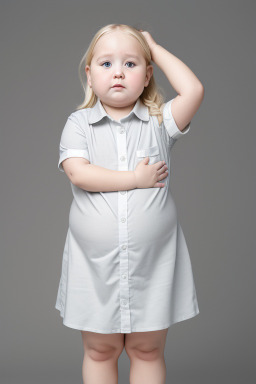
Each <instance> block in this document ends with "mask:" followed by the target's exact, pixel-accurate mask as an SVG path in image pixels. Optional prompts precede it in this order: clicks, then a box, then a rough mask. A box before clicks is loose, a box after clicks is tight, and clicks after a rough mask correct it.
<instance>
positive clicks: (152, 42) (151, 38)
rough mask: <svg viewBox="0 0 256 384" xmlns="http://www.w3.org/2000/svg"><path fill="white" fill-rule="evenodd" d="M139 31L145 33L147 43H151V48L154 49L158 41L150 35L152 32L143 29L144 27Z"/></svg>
mask: <svg viewBox="0 0 256 384" xmlns="http://www.w3.org/2000/svg"><path fill="white" fill-rule="evenodd" d="M139 31H140V32H141V33H142V34H143V36H144V37H145V39H146V40H147V43H148V45H149V48H150V50H152V49H153V47H154V46H155V45H157V43H156V42H155V40H154V39H153V37H152V36H151V35H150V33H149V32H147V31H142V29H140V30H139Z"/></svg>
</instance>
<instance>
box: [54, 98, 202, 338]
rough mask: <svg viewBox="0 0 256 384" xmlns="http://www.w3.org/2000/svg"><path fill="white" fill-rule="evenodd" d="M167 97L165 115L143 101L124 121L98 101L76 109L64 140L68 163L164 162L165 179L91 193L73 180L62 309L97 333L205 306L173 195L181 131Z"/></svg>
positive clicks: (140, 328) (150, 323) (67, 320)
mask: <svg viewBox="0 0 256 384" xmlns="http://www.w3.org/2000/svg"><path fill="white" fill-rule="evenodd" d="M173 100H174V99H172V100H169V101H168V102H167V103H165V104H164V109H163V122H162V123H161V124H160V125H159V122H158V119H157V117H156V116H150V115H149V112H148V107H146V106H145V105H144V104H143V102H142V101H141V100H140V99H138V100H137V102H136V104H135V105H134V108H133V110H132V111H131V112H130V113H129V114H128V115H127V116H125V117H123V118H121V119H120V120H115V119H113V118H112V117H111V116H109V115H108V114H107V112H106V111H105V109H104V108H103V106H102V104H101V102H100V100H99V99H97V102H96V104H95V105H94V107H92V108H85V109H81V110H78V111H75V112H73V113H71V114H70V115H69V117H68V118H67V121H66V124H65V126H64V129H63V131H62V135H61V139H60V145H59V162H58V168H59V170H60V171H61V172H64V170H63V167H62V161H63V160H64V159H67V158H70V157H83V158H85V159H88V160H89V161H90V163H91V164H95V165H99V166H102V167H104V168H107V169H111V170H116V171H133V170H135V168H136V165H137V164H138V163H139V162H140V161H141V160H142V159H143V158H144V157H146V156H149V159H150V161H149V164H154V163H156V162H158V161H160V160H164V161H165V162H166V164H167V166H168V170H169V174H168V176H167V177H166V178H165V179H164V180H162V182H163V183H165V187H159V188H155V187H154V188H141V189H132V190H128V191H114V192H88V191H86V190H84V189H81V188H79V187H77V186H75V185H74V184H72V183H71V182H70V184H71V189H72V193H73V200H72V203H71V207H70V212H69V225H68V230H67V235H66V241H65V246H64V252H63V258H62V270H61V276H60V281H59V288H58V293H57V300H56V304H55V308H56V309H57V310H59V311H60V316H61V317H62V318H63V324H64V325H65V326H67V327H70V328H73V329H78V330H87V331H91V332H97V333H131V332H145V331H155V330H161V329H164V328H168V327H169V326H171V325H172V324H174V323H177V322H179V321H182V320H186V319H189V318H192V317H193V316H196V315H197V314H198V313H199V308H198V302H197V296H196V290H195V285H194V279H193V272H192V266H191V261H190V256H189V252H188V248H187V244H186V240H185V238H184V234H183V231H182V228H181V225H180V223H179V221H178V218H177V210H176V205H175V202H174V200H173V197H172V194H171V189H170V187H171V183H170V177H171V174H172V161H171V153H172V151H171V150H172V148H173V145H174V144H175V142H176V141H177V139H178V138H180V137H182V136H184V135H185V134H186V133H188V132H189V130H190V124H191V122H190V123H189V124H188V125H187V126H186V127H185V129H184V130H183V131H180V130H179V128H178V127H177V125H176V123H175V120H174V118H173V116H172V111H171V104H172V101H173Z"/></svg>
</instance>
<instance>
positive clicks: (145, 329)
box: [55, 305, 200, 334]
mask: <svg viewBox="0 0 256 384" xmlns="http://www.w3.org/2000/svg"><path fill="white" fill-rule="evenodd" d="M55 308H56V309H57V310H58V311H60V316H61V317H62V318H63V325H65V326H66V327H69V328H72V329H76V330H78V331H89V332H96V333H103V334H106V333H107V334H112V333H123V334H124V333H133V332H150V331H160V330H161V329H166V328H169V327H170V326H172V325H173V324H176V323H178V322H180V321H184V320H188V319H191V318H192V317H195V316H197V315H198V314H199V313H200V311H199V309H197V310H195V311H193V312H191V313H189V314H187V315H183V316H180V317H177V318H176V319H175V320H174V321H170V322H168V323H167V324H165V325H159V326H155V327H148V328H135V329H133V330H132V331H130V330H127V331H125V330H123V331H122V332H121V329H120V328H119V329H112V330H111V331H110V330H108V331H106V330H100V329H94V328H89V327H84V328H81V327H80V326H78V325H76V324H72V323H68V322H66V321H65V320H64V317H63V315H62V314H61V308H60V307H59V306H57V305H55Z"/></svg>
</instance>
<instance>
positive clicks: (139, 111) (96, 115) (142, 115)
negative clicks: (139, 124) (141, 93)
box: [88, 98, 149, 124]
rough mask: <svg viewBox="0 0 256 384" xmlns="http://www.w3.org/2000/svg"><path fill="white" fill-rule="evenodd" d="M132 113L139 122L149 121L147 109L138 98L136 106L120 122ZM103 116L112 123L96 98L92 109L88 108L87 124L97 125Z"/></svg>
mask: <svg viewBox="0 0 256 384" xmlns="http://www.w3.org/2000/svg"><path fill="white" fill-rule="evenodd" d="M132 113H134V114H135V115H136V116H137V117H138V118H139V119H141V120H144V121H148V120H149V113H148V107H146V105H144V104H143V102H142V101H141V100H140V98H138V100H137V101H136V104H135V105H134V107H133V109H132V110H131V111H130V113H129V114H128V115H127V116H125V117H123V118H122V119H120V121H122V120H124V119H127V117H128V116H130V115H131V114H132ZM105 116H107V117H108V118H109V119H111V120H112V121H113V120H114V119H112V117H110V116H109V115H108V114H107V112H106V111H105V109H104V108H103V105H102V104H101V101H100V99H99V98H98V99H97V102H96V104H95V105H94V107H92V108H90V112H89V114H88V122H89V124H94V123H97V122H98V121H100V120H101V119H102V118H103V117H105Z"/></svg>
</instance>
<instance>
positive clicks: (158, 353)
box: [125, 346, 164, 361]
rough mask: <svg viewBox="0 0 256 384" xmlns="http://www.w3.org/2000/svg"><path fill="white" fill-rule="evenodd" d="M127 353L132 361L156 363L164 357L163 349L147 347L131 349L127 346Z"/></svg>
mask: <svg viewBox="0 0 256 384" xmlns="http://www.w3.org/2000/svg"><path fill="white" fill-rule="evenodd" d="M125 351H126V353H127V355H128V357H129V358H130V359H140V360H145V361H154V360H158V359H160V358H162V357H163V355H164V353H163V350H162V348H159V347H152V346H148V347H147V346H145V347H138V346H137V347H132V348H131V347H129V346H125Z"/></svg>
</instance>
